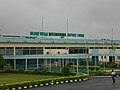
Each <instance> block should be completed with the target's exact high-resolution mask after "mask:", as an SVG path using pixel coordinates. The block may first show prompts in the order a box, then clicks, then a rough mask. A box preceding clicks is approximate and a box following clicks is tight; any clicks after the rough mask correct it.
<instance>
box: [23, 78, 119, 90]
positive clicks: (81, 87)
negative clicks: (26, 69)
mask: <svg viewBox="0 0 120 90" xmlns="http://www.w3.org/2000/svg"><path fill="white" fill-rule="evenodd" d="M23 90H120V77H116V83H112V78H111V77H90V79H89V80H87V81H82V82H73V83H63V84H58V85H48V86H43V87H37V88H29V89H23Z"/></svg>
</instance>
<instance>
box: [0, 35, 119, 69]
mask: <svg viewBox="0 0 120 90" xmlns="http://www.w3.org/2000/svg"><path fill="white" fill-rule="evenodd" d="M0 54H1V55H3V57H4V59H5V60H6V63H8V64H11V65H12V66H13V68H14V69H17V68H23V69H25V70H29V69H36V68H39V69H47V70H49V71H53V70H54V69H55V68H58V69H59V70H61V68H62V67H63V66H65V65H67V64H68V63H72V64H73V65H84V64H85V63H86V62H89V64H90V65H100V64H103V63H107V62H112V63H118V64H119V63H120V40H108V39H102V40H96V39H82V38H68V37H67V38H63V37H62V38H48V37H31V36H8V35H2V36H1V37H0ZM58 69H57V70H58Z"/></svg>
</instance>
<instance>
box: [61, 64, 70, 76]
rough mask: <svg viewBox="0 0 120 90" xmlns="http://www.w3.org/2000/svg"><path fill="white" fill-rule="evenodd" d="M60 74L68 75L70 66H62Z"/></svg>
mask: <svg viewBox="0 0 120 90" xmlns="http://www.w3.org/2000/svg"><path fill="white" fill-rule="evenodd" d="M62 75H63V76H68V75H70V68H69V66H64V67H63V68H62Z"/></svg>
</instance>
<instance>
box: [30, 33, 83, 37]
mask: <svg viewBox="0 0 120 90" xmlns="http://www.w3.org/2000/svg"><path fill="white" fill-rule="evenodd" d="M30 35H36V36H63V37H84V34H76V33H57V32H30Z"/></svg>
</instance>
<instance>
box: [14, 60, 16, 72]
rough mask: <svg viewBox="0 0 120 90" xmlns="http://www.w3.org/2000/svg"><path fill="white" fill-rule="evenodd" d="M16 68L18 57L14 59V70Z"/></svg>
mask: <svg viewBox="0 0 120 90" xmlns="http://www.w3.org/2000/svg"><path fill="white" fill-rule="evenodd" d="M15 69H16V59H14V70H15Z"/></svg>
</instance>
